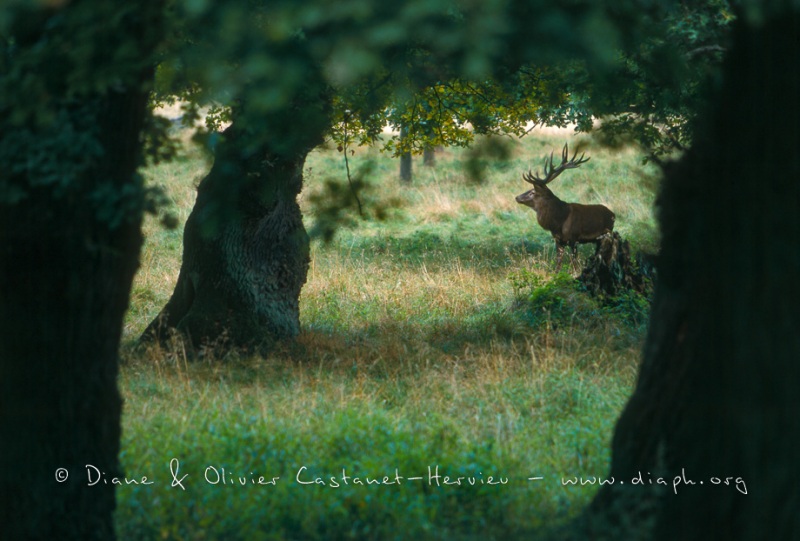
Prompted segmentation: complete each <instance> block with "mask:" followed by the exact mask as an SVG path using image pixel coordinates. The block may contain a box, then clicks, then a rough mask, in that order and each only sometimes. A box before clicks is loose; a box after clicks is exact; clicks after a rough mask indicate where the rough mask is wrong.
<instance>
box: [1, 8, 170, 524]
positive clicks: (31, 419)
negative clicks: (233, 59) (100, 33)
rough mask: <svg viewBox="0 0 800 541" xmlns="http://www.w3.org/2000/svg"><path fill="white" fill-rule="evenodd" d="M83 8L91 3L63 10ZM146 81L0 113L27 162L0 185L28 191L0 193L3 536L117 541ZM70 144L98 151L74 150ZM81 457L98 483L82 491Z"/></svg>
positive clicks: (145, 44) (143, 47) (141, 21)
mask: <svg viewBox="0 0 800 541" xmlns="http://www.w3.org/2000/svg"><path fill="white" fill-rule="evenodd" d="M87 7H88V9H89V13H92V12H94V9H93V8H94V7H96V6H89V5H88V4H86V3H84V4H81V5H78V6H76V7H69V8H67V9H68V10H71V9H76V10H80V9H84V10H85V9H87ZM106 7H109V6H108V5H107V6H106ZM141 9H142V11H141V12H139V13H138V14H137V16H135V17H132V18H130V19H127V18H126V19H125V23H126V24H127V25H128V26H127V27H126V28H125V29H120V30H119V31H118V32H115V36H116V39H119V40H122V41H123V42H125V40H127V43H128V44H132V43H136V44H137V46H138V47H140V49H139V50H140V52H141V53H142V54H144V53H145V52H146V51H147V50H149V49H148V48H152V47H153V45H154V43H152V42H151V41H149V40H144V39H141V35H142V34H143V33H144V32H141V31H142V28H143V26H144V25H149V24H155V19H150V20H146V14H147V13H149V14H150V15H152V14H153V13H157V12H158V11H159V10H158V9H157V8H156V9H153V7H152V5H149V6H147V7H145V6H143V7H142V8H141ZM148 9H149V10H151V11H150V12H148V11H147V10H148ZM84 15H86V13H84ZM67 16H69V13H68V14H67ZM138 17H141V18H138ZM59 24H60V23H59V22H56V23H55V24H54V26H53V28H56V29H58V28H59ZM84 24H85V23H84ZM97 24H100V22H99V21H98V22H97ZM152 30H154V31H155V28H152ZM56 31H57V30H56ZM139 32H141V33H139ZM132 36H134V37H132ZM62 38H63V36H62ZM70 38H72V39H75V40H78V41H80V40H81V39H84V38H85V36H76V35H71V36H70ZM83 45H86V44H85V43H83ZM112 45H113V43H111V42H102V43H101V42H95V43H92V44H91V46H93V47H102V48H108V47H111V46H112ZM55 58H56V61H58V58H59V57H58V52H56V54H55ZM98 62H99V60H98ZM92 67H96V68H97V69H98V70H102V69H104V68H108V69H113V67H109V66H103V65H97V66H92ZM46 68H47V66H45V67H44V68H43V70H44V71H46ZM50 69H57V68H56V67H55V66H50ZM108 73H114V72H113V70H112V71H109V72H106V73H105V75H104V76H103V77H107V76H108ZM149 77H150V73H146V74H137V73H133V74H132V73H130V72H128V73H121V74H119V78H118V79H117V83H116V85H115V89H113V90H112V89H107V90H106V91H104V92H100V93H99V95H94V94H90V95H86V94H83V95H82V94H80V93H77V95H75V96H73V97H71V98H69V99H68V98H65V97H53V99H54V100H55V103H52V104H51V107H50V109H49V111H50V112H52V113H53V114H54V116H55V118H56V119H57V121H55V122H51V123H44V124H38V125H37V123H36V121H35V120H33V119H31V120H29V121H28V122H27V123H25V124H23V125H20V124H16V123H13V122H11V121H8V122H6V123H4V126H3V129H2V130H0V150H2V151H3V154H4V155H5V156H8V154H6V152H5V151H6V150H7V149H9V148H15V149H18V150H19V149H20V145H19V142H20V141H25V142H26V145H27V146H25V147H24V148H22V149H21V150H22V152H23V154H24V155H23V156H20V157H19V160H20V162H22V161H23V158H24V159H25V160H28V161H29V162H30V163H31V164H34V162H35V165H31V166H30V167H29V168H27V169H24V170H20V169H19V168H16V167H13V166H10V165H9V164H8V163H4V164H3V170H0V183H2V184H3V185H4V186H5V187H8V186H12V187H14V188H15V189H19V190H20V193H23V194H24V195H23V196H22V198H21V199H19V200H16V201H13V200H8V199H6V200H4V201H1V202H0V295H2V302H0V441H1V442H2V443H1V444H0V510H1V511H0V538H2V539H9V540H11V539H13V540H16V539H42V540H53V539H65V540H66V539H76V540H78V539H80V540H88V539H113V538H114V529H113V520H112V518H113V510H114V507H115V496H114V489H115V487H114V485H113V484H111V479H112V478H113V477H117V476H121V475H122V473H121V472H120V465H119V462H118V458H117V455H118V451H119V441H120V409H121V400H120V396H119V391H118V389H117V370H118V347H119V342H120V336H121V332H122V320H123V316H124V313H125V310H126V309H127V306H128V297H129V293H130V288H131V283H132V280H133V276H134V273H135V271H136V268H137V266H138V257H139V249H140V246H141V242H142V238H141V233H140V222H141V216H142V209H143V201H142V197H143V187H142V184H141V179H140V178H139V177H138V175H137V174H136V170H137V168H138V167H139V165H140V164H141V150H142V149H141V142H140V141H141V138H140V132H141V130H142V125H143V120H144V119H145V115H146V113H147V93H146V91H145V87H146V83H147V81H148V80H149ZM98 80H99V81H104V79H103V78H99V79H98ZM123 81H126V82H125V83H124V84H123ZM82 82H84V83H86V84H87V85H91V84H92V81H89V80H87V81H82ZM100 84H101V83H100ZM62 88H63V87H62ZM126 88H127V89H126ZM17 106H18V107H19V108H20V109H23V108H24V107H25V106H26V105H25V103H20V104H18V105H17ZM59 144H63V145H66V146H65V147H59V146H57V145H59ZM48 145H51V146H48ZM67 147H69V148H87V149H93V150H95V151H96V153H94V154H90V155H86V154H81V155H80V156H74V155H73V154H70V152H69V150H67ZM43 148H48V149H49V151H50V152H52V154H44V153H43V152H42V149H43ZM70 156H73V157H74V161H73V160H70ZM43 171H45V172H47V171H56V172H57V174H59V175H61V176H60V177H59V182H58V183H56V184H55V185H53V184H52V183H46V182H44V183H43V182H42V179H43V177H42V176H41V175H42V172H43ZM87 464H91V465H94V466H96V467H97V468H98V469H99V470H100V471H101V472H103V474H104V476H105V479H106V480H107V481H108V484H106V483H105V482H104V481H100V482H99V483H98V484H96V485H95V486H88V483H87V474H86V472H87V469H86V465H87ZM60 468H63V470H60ZM60 476H68V479H67V480H64V479H63V478H59V477H60Z"/></svg>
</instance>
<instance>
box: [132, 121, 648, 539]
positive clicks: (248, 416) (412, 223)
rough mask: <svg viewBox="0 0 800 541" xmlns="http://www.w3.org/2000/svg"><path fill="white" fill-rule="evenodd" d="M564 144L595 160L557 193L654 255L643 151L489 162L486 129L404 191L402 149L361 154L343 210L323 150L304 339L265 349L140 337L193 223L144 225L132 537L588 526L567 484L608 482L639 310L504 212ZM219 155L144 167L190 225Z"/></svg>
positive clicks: (631, 376) (522, 219) (505, 533)
mask: <svg viewBox="0 0 800 541" xmlns="http://www.w3.org/2000/svg"><path fill="white" fill-rule="evenodd" d="M567 140H569V141H570V144H571V145H572V146H575V145H577V144H579V142H583V143H584V144H586V147H585V148H584V150H586V153H587V155H589V156H591V158H592V159H591V161H590V162H588V163H586V164H585V165H583V166H582V167H581V168H580V169H577V170H574V171H568V172H567V173H565V174H564V175H562V176H561V177H559V178H558V179H557V180H556V181H554V182H553V185H552V188H553V191H554V192H555V193H556V194H557V195H558V196H560V197H561V198H562V199H565V200H569V201H581V202H587V203H588V202H601V203H603V204H606V205H607V206H609V207H610V208H612V209H613V210H614V212H615V213H616V215H617V222H616V223H617V227H616V230H617V231H618V232H619V233H620V234H621V235H622V236H623V237H624V238H625V239H627V240H629V241H630V242H631V244H632V245H633V247H634V250H636V249H641V250H649V251H652V250H654V249H655V248H656V247H657V243H658V238H657V234H656V227H655V222H654V218H653V200H654V194H655V189H656V185H657V178H656V176H655V174H654V170H653V169H651V168H649V167H647V166H643V165H642V160H641V156H640V155H639V154H638V153H637V152H635V151H634V150H631V149H623V150H616V151H615V150H610V149H605V148H602V147H599V146H595V145H593V144H592V143H591V141H590V140H588V139H581V138H578V137H574V136H572V135H570V134H569V133H568V132H546V131H535V132H533V133H532V134H531V135H529V136H527V137H525V138H523V139H520V140H516V139H510V138H504V139H502V141H503V142H504V145H505V146H504V148H505V150H504V152H502V153H500V154H502V159H500V158H499V157H498V153H497V152H493V153H492V152H480V149H482V148H483V149H486V148H489V149H491V148H495V144H494V142H493V141H489V140H479V141H477V147H476V148H477V150H475V149H473V150H469V149H444V150H442V151H441V152H438V153H437V163H436V165H435V166H434V167H422V160H421V158H418V157H415V160H414V180H413V182H412V184H411V185H402V184H401V183H400V181H399V179H398V162H397V160H396V159H392V158H390V157H389V156H388V155H385V154H382V153H380V152H378V150H377V149H375V148H372V147H363V148H357V149H354V152H353V154H352V155H350V156H348V159H349V161H350V167H351V169H352V170H353V171H354V174H355V175H356V176H357V177H358V178H359V179H361V180H363V182H364V183H365V187H364V189H363V190H362V191H361V194H360V198H361V200H362V203H363V204H364V206H365V217H364V218H361V217H359V215H358V212H357V210H355V208H353V207H350V208H347V209H341V208H339V207H338V206H337V205H335V204H333V203H335V197H334V196H335V195H336V194H337V193H338V194H341V193H342V192H343V190H346V186H347V180H346V176H345V172H344V170H345V167H344V158H343V154H342V153H340V152H337V151H336V149H333V148H320V149H317V150H315V151H314V152H313V153H312V154H311V155H310V156H309V158H308V160H307V162H306V175H305V178H306V186H305V189H304V191H303V194H301V207H302V208H303V210H304V215H305V219H306V228H307V229H308V230H309V231H310V232H312V234H313V235H314V237H313V240H312V248H311V267H310V270H309V275H308V282H307V283H306V286H305V287H304V289H303V293H302V296H301V304H300V307H301V323H302V333H301V335H300V336H299V337H298V338H297V339H296V340H295V341H293V342H290V343H284V344H279V346H278V348H277V349H276V351H274V352H272V353H271V354H270V355H268V356H260V355H255V354H252V353H248V352H245V351H219V350H216V351H208V352H206V354H205V355H202V356H201V357H200V358H199V359H195V360H190V359H189V357H188V356H187V355H186V354H185V353H184V352H183V351H182V350H181V349H180V347H176V348H172V349H169V350H168V349H161V348H151V349H149V350H146V351H144V352H142V351H139V350H135V349H134V348H133V344H134V342H135V340H136V338H137V337H138V335H139V333H141V331H142V330H143V329H144V328H145V326H146V325H147V324H148V323H149V321H150V319H151V318H152V317H154V316H155V315H156V314H157V313H158V311H159V310H160V308H161V307H162V306H163V304H164V303H165V302H166V301H167V299H168V298H169V295H170V293H171V291H172V287H173V286H174V284H175V281H176V279H177V276H178V270H179V268H180V257H181V234H182V231H181V227H180V226H179V227H178V228H177V229H173V230H169V229H165V228H164V227H163V226H161V225H160V224H159V222H158V220H156V219H153V218H151V219H148V221H147V223H146V224H145V235H146V243H145V246H144V250H143V253H142V264H141V269H140V270H139V273H138V275H137V277H136V280H135V282H134V287H133V292H132V298H131V306H130V309H129V313H128V316H127V318H126V322H125V329H124V342H125V344H126V345H125V348H124V351H123V365H122V369H121V375H120V388H121V392H122V395H123V399H124V411H123V422H122V425H123V438H122V451H121V460H122V463H123V467H124V469H125V473H126V476H127V477H129V478H135V479H139V480H140V481H141V478H142V477H143V476H147V477H148V481H147V482H148V483H152V484H144V483H141V482H140V483H139V484H129V485H125V486H122V487H120V488H119V490H118V492H117V495H118V509H117V513H116V520H117V528H118V533H119V536H120V538H121V539H183V540H188V539H248V540H258V539H409V538H415V539H448V538H453V539H470V538H482V539H506V538H509V537H520V536H530V535H531V534H532V533H533V532H540V533H541V532H552V531H554V529H555V530H557V529H558V528H560V527H562V526H563V525H565V524H567V523H568V521H569V520H570V519H571V518H574V517H575V516H576V515H577V514H578V513H579V512H580V510H581V509H582V508H583V507H584V506H585V505H586V504H587V503H588V502H589V501H590V500H591V498H592V496H593V495H594V493H595V492H596V490H597V488H598V487H597V484H596V483H587V484H585V485H583V486H581V485H580V483H578V485H570V484H567V485H565V484H564V483H565V479H573V478H575V477H583V478H584V479H585V480H589V479H591V478H596V477H597V476H604V475H605V474H606V472H607V471H608V462H609V447H610V440H611V437H612V434H613V428H614V423H615V420H616V418H617V416H618V415H619V413H620V411H621V409H622V407H623V406H624V404H625V401H626V398H627V396H628V395H629V394H630V392H631V390H632V387H633V384H634V383H635V377H636V373H637V366H638V362H639V357H640V349H641V346H642V343H643V340H644V336H645V333H646V328H647V303H646V301H645V300H643V299H641V298H634V296H629V297H624V298H622V299H618V300H616V301H614V302H610V303H609V302H606V303H601V302H599V301H598V300H596V299H593V298H591V297H589V296H588V295H587V294H586V293H585V292H583V291H581V290H580V288H579V287H577V286H576V284H575V282H574V280H573V279H572V276H571V275H570V274H569V269H568V270H567V272H562V273H556V272H555V250H554V246H553V242H552V239H551V237H550V235H549V233H547V232H545V231H543V230H541V229H540V228H539V227H538V225H537V224H536V222H535V216H534V213H533V212H532V211H531V210H530V209H528V208H526V207H523V206H521V205H518V204H517V203H516V202H515V201H514V196H515V195H517V194H519V193H522V192H523V191H525V190H527V189H528V187H529V186H528V185H527V184H526V183H525V182H523V180H522V178H521V173H522V172H523V171H527V170H528V169H529V168H533V169H536V168H537V167H541V160H542V158H543V157H544V155H545V154H547V153H549V152H550V151H551V150H553V149H555V150H556V152H558V150H559V149H560V148H561V146H562V145H563V144H564V142H565V141H567ZM208 167H209V162H208V160H207V159H205V158H204V157H203V156H202V154H201V153H200V151H199V150H197V149H195V148H192V147H188V146H187V148H186V149H185V150H184V152H183V154H182V156H181V157H180V158H179V159H178V160H175V161H173V162H171V163H166V164H161V165H159V166H153V167H150V168H148V170H147V171H146V175H147V178H148V182H149V183H150V184H151V185H153V186H161V187H163V188H164V190H165V191H166V193H167V194H168V195H169V197H170V199H171V201H172V206H171V207H170V208H169V209H168V210H169V211H170V212H173V213H174V214H175V215H176V216H177V217H178V222H179V224H182V223H183V222H184V221H185V219H186V217H187V216H188V214H189V212H190V211H191V206H192V203H193V199H194V195H195V187H196V185H197V183H198V182H199V180H200V179H201V178H202V176H203V175H204V174H205V172H206V171H207V169H208ZM476 172H478V173H480V174H479V175H477V176H476V174H475V173H476ZM328 203H330V204H328ZM332 225H336V228H335V230H334V229H331V227H332ZM331 232H333V233H334V234H333V237H332V238H331V239H328V240H326V239H325V238H324V237H325V234H330V233H331ZM591 250H592V249H591V248H590V247H584V248H583V249H582V251H581V257H586V256H588V255H589V254H591ZM576 270H577V267H573V269H572V274H575V273H576ZM184 475H186V476H187V477H183V476H184ZM445 476H448V477H449V479H448V481H449V484H448V483H446V482H445V479H444V478H445ZM415 477H419V479H414V478H415ZM356 479H358V481H356ZM178 481H180V482H178ZM336 485H338V486H336Z"/></svg>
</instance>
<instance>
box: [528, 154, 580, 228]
mask: <svg viewBox="0 0 800 541" xmlns="http://www.w3.org/2000/svg"><path fill="white" fill-rule="evenodd" d="M585 154H586V153H585V152H584V153H583V154H581V157H580V158H578V160H577V161H576V160H575V158H576V157H577V155H578V151H577V150H576V151H575V153H574V154H573V155H572V159H569V160H568V159H567V158H568V157H569V143H565V144H564V148H563V149H562V150H561V163H560V164H559V165H558V166H554V165H553V152H551V153H550V156H549V157H546V158H545V160H544V178H542V177H540V176H539V171H538V170H537V171H536V174H535V175H533V174H531V172H530V170H529V171H528V172H527V173H525V174H523V175H522V179H523V180H524V181H525V182H527V183H529V184H533V188H531V189H530V190H528V191H527V192H525V193H522V194H519V195H518V196H517V197H516V198H515V199H516V201H517V203H520V204H521V205H526V206H528V207H531V208H532V209H533V210H535V211H536V212H537V213H538V212H539V210H540V209H543V205H548V204H549V203H548V201H553V200H556V201H560V200H559V199H558V198H557V197H556V196H555V194H554V193H553V192H552V191H550V188H548V187H547V185H548V184H549V183H550V182H552V181H553V180H554V179H555V178H556V177H557V176H558V175H560V174H561V173H563V172H564V171H566V170H567V169H575V168H578V167H580V166H581V165H582V164H584V163H586V162H588V161H589V160H591V158H584V155H585Z"/></svg>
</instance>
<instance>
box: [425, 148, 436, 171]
mask: <svg viewBox="0 0 800 541" xmlns="http://www.w3.org/2000/svg"><path fill="white" fill-rule="evenodd" d="M422 165H424V166H425V167H433V166H435V165H436V149H435V148H434V147H430V146H426V147H425V148H423V149H422Z"/></svg>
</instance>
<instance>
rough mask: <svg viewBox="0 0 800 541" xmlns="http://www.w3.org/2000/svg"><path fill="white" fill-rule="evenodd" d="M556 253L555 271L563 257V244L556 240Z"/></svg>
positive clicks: (558, 268) (558, 269) (559, 268)
mask: <svg viewBox="0 0 800 541" xmlns="http://www.w3.org/2000/svg"><path fill="white" fill-rule="evenodd" d="M556 254H558V263H556V272H558V271H560V270H561V263H562V260H563V259H564V245H563V244H562V243H560V242H559V241H558V240H556Z"/></svg>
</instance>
